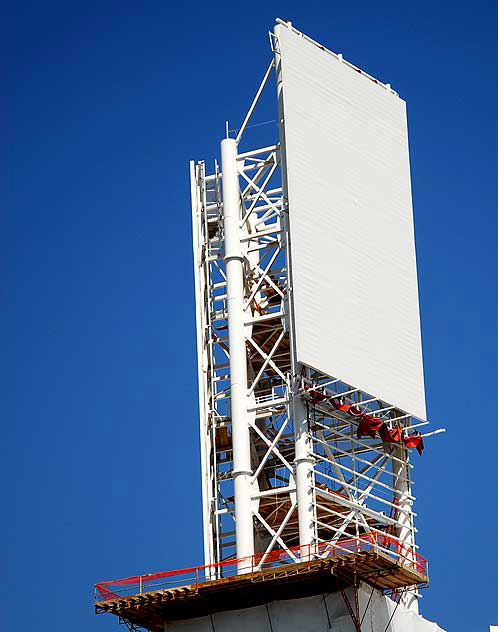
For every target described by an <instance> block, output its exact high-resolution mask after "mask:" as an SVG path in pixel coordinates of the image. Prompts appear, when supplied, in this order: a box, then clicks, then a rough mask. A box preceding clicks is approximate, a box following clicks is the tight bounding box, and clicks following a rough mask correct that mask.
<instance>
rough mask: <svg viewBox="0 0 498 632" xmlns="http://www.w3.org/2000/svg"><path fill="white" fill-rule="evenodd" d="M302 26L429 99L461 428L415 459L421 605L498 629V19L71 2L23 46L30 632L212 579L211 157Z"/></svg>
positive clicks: (9, 34) (17, 404) (19, 292)
mask: <svg viewBox="0 0 498 632" xmlns="http://www.w3.org/2000/svg"><path fill="white" fill-rule="evenodd" d="M276 16H280V17H282V18H287V19H288V18H290V19H292V20H293V23H294V24H295V26H297V27H298V28H299V29H301V30H302V31H304V32H305V33H307V34H309V35H310V36H311V37H313V38H314V39H316V40H318V41H320V42H321V43H323V44H324V45H326V46H327V47H329V48H331V49H332V50H334V51H336V52H342V53H343V55H344V57H345V58H346V59H348V60H350V61H351V62H353V63H354V64H356V65H358V66H360V67H361V68H363V69H364V70H366V71H367V72H369V73H370V74H372V75H374V76H376V77H378V78H379V79H381V80H383V81H385V82H390V83H391V84H392V86H393V88H394V89H395V90H397V91H398V92H399V93H400V95H401V96H402V97H403V98H404V99H406V100H407V102H408V114H409V128H410V147H411V168H412V180H413V197H414V208H415V227H416V237H417V250H418V260H419V283H420V294H421V312H422V328H423V340H424V357H425V374H426V384H427V400H428V412H429V416H430V418H431V419H432V420H433V422H434V427H439V426H445V427H446V428H447V429H448V432H447V433H446V435H440V436H437V437H435V438H433V439H432V440H428V441H427V449H426V451H425V453H424V455H423V457H422V458H420V459H418V458H417V459H416V460H415V463H416V470H415V473H414V480H415V487H414V492H415V494H416V496H417V498H418V500H417V504H416V511H417V512H418V521H417V525H418V528H419V530H420V534H419V543H420V545H421V551H422V553H423V554H424V555H426V556H427V557H428V558H429V560H430V571H431V586H430V588H429V589H428V590H427V591H425V592H424V598H423V602H422V606H421V608H422V612H423V613H424V615H425V616H426V617H428V618H430V619H433V620H437V621H438V622H440V624H441V625H442V626H443V627H445V628H446V629H447V630H448V631H452V632H469V631H470V630H472V631H474V630H475V631H477V630H487V626H488V625H489V624H490V623H493V622H494V623H496V624H498V607H497V606H496V590H497V580H496V574H494V573H495V570H496V568H497V563H498V559H497V550H498V547H497V546H496V537H497V524H498V508H497V491H496V477H497V467H496V461H497V457H496V455H497V450H498V432H497V429H496V428H497V424H496V420H495V412H494V410H495V406H494V403H495V399H494V397H495V393H496V385H497V383H498V381H497V377H498V376H497V371H496V357H497V351H498V349H497V346H498V345H497V333H496V322H497V299H496V296H497V291H496V272H497V265H496V262H497V257H496V250H497V241H496V234H497V223H498V222H497V176H496V164H497V153H498V152H497V146H498V133H497V132H498V126H497V117H496V112H497V101H498V87H497V75H498V73H497V66H498V44H497V39H496V29H497V22H498V19H497V18H498V5H496V3H495V2H492V1H489V2H486V1H484V0H477V1H476V2H473V3H466V4H458V3H454V2H452V3H450V2H442V3H437V2H427V1H426V0H423V1H421V2H418V3H412V2H410V3H400V2H383V1H381V2H378V3H365V2H357V3H355V4H354V5H351V4H350V5H348V4H345V3H319V2H316V1H315V0H310V1H309V2H306V3H301V2H299V3H298V2H287V3H279V2H273V1H269V2H266V3H264V5H263V6H260V5H254V4H251V3H247V4H245V5H244V4H242V3H223V2H220V3H195V2H194V3H189V4H185V5H182V4H181V3H171V4H170V5H168V3H164V2H163V3H160V2H150V1H147V0H145V1H143V2H140V3H138V2H137V3H126V2H124V3H123V2H120V3H118V2H106V1H103V2H100V3H88V2H87V3H78V2H71V3H57V2H52V1H50V0H48V1H47V2H44V3H40V2H39V3H31V2H25V3H18V4H17V5H16V6H14V5H12V6H10V7H7V8H6V9H5V8H4V20H3V22H4V24H5V26H6V33H5V34H4V36H3V38H2V40H3V41H2V43H1V47H2V49H3V51H2V52H3V54H2V59H3V60H4V66H5V68H4V75H5V77H6V80H4V82H3V91H4V93H5V95H4V98H3V99H2V133H3V137H4V143H3V145H4V147H6V148H7V150H6V152H5V153H4V155H3V157H2V167H3V173H4V175H5V178H3V179H2V193H3V198H4V204H3V205H2V206H3V210H4V213H3V231H2V239H3V244H2V249H1V256H2V263H3V269H4V270H5V271H6V275H5V282H4V283H3V284H2V291H3V294H4V309H3V313H2V316H1V318H2V320H3V327H2V328H3V331H4V334H5V342H4V351H5V353H4V354H3V357H4V360H5V361H4V362H3V363H2V378H3V379H2V386H3V388H4V390H5V396H4V398H3V399H4V402H5V403H6V406H5V414H4V415H3V419H4V428H3V434H4V439H6V446H7V447H6V450H5V452H4V456H3V458H2V463H1V467H2V469H3V478H2V480H3V483H4V485H3V490H4V493H5V495H6V499H5V500H4V502H3V503H2V504H3V507H4V509H5V513H4V518H3V520H2V526H1V529H2V536H3V537H2V540H3V542H4V552H3V559H4V562H6V581H5V583H4V585H3V587H2V594H3V597H4V600H5V603H6V604H7V606H6V607H4V608H3V609H2V612H1V615H0V617H1V620H2V622H3V629H5V630H9V631H12V632H13V631H14V630H15V631H17V630H23V631H24V630H26V631H28V630H35V629H36V630H37V632H39V631H40V630H41V631H43V632H44V631H45V630H47V632H48V631H50V632H62V631H66V630H67V629H71V630H72V632H88V630H95V631H99V630H100V631H101V632H106V631H108V630H109V631H110V630H113V629H114V630H115V629H117V627H118V626H117V621H116V620H115V619H114V618H113V617H111V616H104V615H102V616H99V617H95V615H94V614H93V611H92V602H91V597H92V586H93V583H94V582H95V581H97V580H103V579H111V578H117V577H123V576H128V575H132V574H138V573H146V572H151V571H154V570H163V569H168V568H178V567H184V566H190V565H192V564H196V563H200V562H201V561H202V537H201V515H200V508H201V505H200V484H199V463H198V461H199V455H198V439H197V408H196V397H197V390H196V368H195V345H194V296H193V283H192V265H191V241H190V208H189V183H188V164H187V163H188V160H189V159H191V158H195V159H202V158H205V159H206V160H209V161H211V160H212V159H213V158H214V157H215V156H216V153H217V150H218V142H219V140H220V139H221V137H222V136H223V132H224V121H225V119H229V120H230V121H231V122H233V124H234V125H235V126H238V123H239V122H240V121H241V120H242V117H243V115H244V113H245V109H246V108H247V106H248V105H249V102H250V99H251V98H252V95H253V93H254V91H255V89H256V87H257V85H258V83H259V80H260V78H261V76H262V73H263V72H264V70H265V68H266V65H267V63H268V61H269V59H270V50H269V45H268V37H267V31H268V30H269V29H270V28H272V26H273V22H274V18H275V17H276ZM264 120H267V119H266V118H265V119H264ZM255 122H258V121H257V120H255ZM263 129H264V128H263Z"/></svg>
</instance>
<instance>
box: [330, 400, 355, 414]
mask: <svg viewBox="0 0 498 632" xmlns="http://www.w3.org/2000/svg"><path fill="white" fill-rule="evenodd" d="M331 402H332V406H333V407H334V408H335V409H336V410H340V411H341V412H343V413H349V411H350V409H351V406H348V404H342V403H341V402H342V400H340V399H332V400H331Z"/></svg>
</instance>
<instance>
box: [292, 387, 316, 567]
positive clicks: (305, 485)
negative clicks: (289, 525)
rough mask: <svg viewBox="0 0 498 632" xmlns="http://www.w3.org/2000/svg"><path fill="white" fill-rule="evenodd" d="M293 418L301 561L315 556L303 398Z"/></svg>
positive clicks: (310, 466)
mask: <svg viewBox="0 0 498 632" xmlns="http://www.w3.org/2000/svg"><path fill="white" fill-rule="evenodd" d="M292 416H293V420H294V441H295V459H294V467H295V476H296V495H297V516H298V525H299V544H300V546H301V559H302V560H303V561H304V560H307V559H309V558H310V557H312V555H313V551H312V546H311V545H312V543H313V534H314V524H313V504H314V499H313V467H314V462H315V461H314V459H313V457H312V456H311V450H310V446H309V433H308V415H307V410H306V404H305V403H304V401H303V400H302V399H301V397H299V396H297V397H294V400H293V411H292Z"/></svg>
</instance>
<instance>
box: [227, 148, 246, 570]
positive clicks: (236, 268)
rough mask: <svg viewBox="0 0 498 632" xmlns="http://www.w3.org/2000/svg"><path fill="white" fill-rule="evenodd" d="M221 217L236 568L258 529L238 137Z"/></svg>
mask: <svg viewBox="0 0 498 632" xmlns="http://www.w3.org/2000/svg"><path fill="white" fill-rule="evenodd" d="M221 171H222V192H223V221H224V228H225V264H226V275H227V307H228V339H229V347H230V389H231V408H232V446H233V484H234V500H235V540H236V548H237V558H238V559H241V558H248V559H247V560H242V561H241V562H239V564H238V572H239V573H243V572H247V571H249V572H250V571H251V563H252V560H251V556H252V555H253V554H254V531H253V520H252V508H251V474H252V472H251V450H250V436H249V423H248V415H247V356H246V341H245V333H244V319H245V313H244V260H243V256H242V250H241V245H240V220H241V217H240V189H239V176H238V169H237V143H236V141H235V140H234V139H232V138H225V139H224V140H222V141H221Z"/></svg>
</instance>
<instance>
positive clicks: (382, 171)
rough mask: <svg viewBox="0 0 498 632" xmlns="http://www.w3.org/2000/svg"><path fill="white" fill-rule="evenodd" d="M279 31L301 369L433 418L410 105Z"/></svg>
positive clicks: (327, 54)
mask: <svg viewBox="0 0 498 632" xmlns="http://www.w3.org/2000/svg"><path fill="white" fill-rule="evenodd" d="M275 33H276V35H277V37H278V46H279V51H280V73H281V74H280V79H281V81H282V83H281V87H282V93H283V112H282V114H283V118H284V125H283V127H284V134H285V138H282V139H281V140H282V144H283V147H284V152H285V163H286V180H287V194H288V201H289V221H290V236H291V259H292V286H293V303H294V313H295V336H296V345H297V356H298V361H299V362H302V363H304V364H306V365H308V366H310V367H313V368H315V369H317V370H318V371H321V372H323V373H325V374H327V375H331V376H334V377H336V378H340V379H341V380H343V381H345V382H347V383H349V384H352V385H353V386H355V387H356V388H359V389H361V390H364V391H366V392H367V393H370V394H371V395H373V396H375V397H378V398H380V399H382V400H384V401H386V402H389V403H390V404H393V405H395V406H397V407H399V408H401V409H402V410H404V411H405V412H408V413H410V414H412V415H414V416H416V417H420V418H422V419H425V414H426V413H425V397H424V381H423V368H422V352H421V340H420V319H419V305H418V288H417V271H416V261H415V240H414V231H413V217H412V201H411V186H410V168H409V157H408V135H407V124H406V108H405V103H404V101H403V100H402V99H400V98H399V97H398V96H397V95H396V94H394V93H393V92H392V91H391V90H390V89H388V88H386V87H385V86H383V85H382V84H379V83H377V82H375V81H374V80H372V79H371V78H369V77H368V76H366V75H365V74H362V73H360V72H359V71H358V70H357V69H355V68H353V67H351V65H349V64H347V63H346V62H344V61H342V59H340V58H338V57H337V56H335V55H334V54H333V53H331V52H329V51H326V50H323V49H321V48H320V47H319V46H318V45H316V44H315V43H313V42H311V41H309V40H307V39H305V38H304V37H302V36H301V35H300V34H299V33H296V32H294V31H292V30H291V29H290V28H288V27H286V26H277V27H276V30H275Z"/></svg>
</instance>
